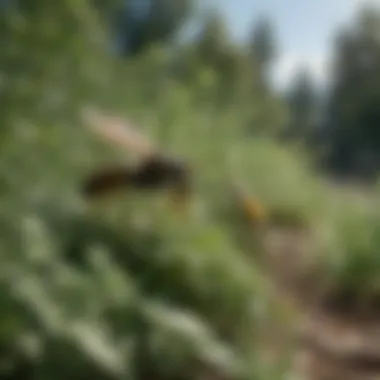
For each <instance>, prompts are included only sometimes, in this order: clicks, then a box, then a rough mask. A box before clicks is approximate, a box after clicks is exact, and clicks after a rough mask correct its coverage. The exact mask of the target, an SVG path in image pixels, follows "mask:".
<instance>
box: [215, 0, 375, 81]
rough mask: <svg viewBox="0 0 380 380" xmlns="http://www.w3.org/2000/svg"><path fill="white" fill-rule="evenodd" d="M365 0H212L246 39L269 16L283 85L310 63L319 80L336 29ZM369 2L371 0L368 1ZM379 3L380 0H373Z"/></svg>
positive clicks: (323, 75) (322, 77)
mask: <svg viewBox="0 0 380 380" xmlns="http://www.w3.org/2000/svg"><path fill="white" fill-rule="evenodd" d="M365 1H366V0H213V1H212V3H213V4H215V5H217V7H218V8H220V9H222V10H223V11H224V13H225V15H226V18H227V20H228V24H229V26H230V28H231V31H232V33H233V34H234V35H235V36H236V37H237V38H239V39H243V38H244V37H245V35H246V33H247V31H248V30H249V29H250V27H251V25H252V21H254V19H255V18H256V17H258V16H260V15H261V14H263V15H268V16H270V17H271V18H272V19H273V20H274V22H275V25H276V28H277V37H278V40H279V44H280V48H281V51H280V57H279V59H278V62H277V64H276V69H275V72H274V78H275V80H276V82H277V83H278V84H279V85H280V86H282V85H284V84H286V83H287V82H288V81H289V80H291V77H292V73H293V72H294V70H295V68H296V67H297V66H299V65H303V64H305V65H307V66H308V67H309V68H310V70H311V71H312V72H313V74H314V76H315V77H316V79H317V80H318V81H319V82H324V81H325V80H326V73H327V72H328V70H326V67H327V66H328V57H329V52H330V46H331V41H332V36H333V33H334V32H335V30H336V28H337V27H338V26H339V25H342V24H345V23H347V21H349V20H350V19H352V16H353V14H354V12H355V10H356V9H357V8H358V7H360V5H362V4H364V3H365ZM366 2H368V0H367V1H366ZM370 2H371V3H377V4H380V0H370Z"/></svg>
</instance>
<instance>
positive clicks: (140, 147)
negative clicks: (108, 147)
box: [82, 109, 191, 204]
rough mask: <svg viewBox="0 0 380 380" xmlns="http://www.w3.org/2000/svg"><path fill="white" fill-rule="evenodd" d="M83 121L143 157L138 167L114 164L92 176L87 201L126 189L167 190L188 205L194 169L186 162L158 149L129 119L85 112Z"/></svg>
mask: <svg viewBox="0 0 380 380" xmlns="http://www.w3.org/2000/svg"><path fill="white" fill-rule="evenodd" d="M83 118H84V122H85V124H86V125H87V126H88V127H89V128H90V129H91V131H92V132H94V133H95V134H96V135H98V136H99V137H101V138H103V139H105V140H107V141H109V142H111V143H112V144H113V145H115V146H120V147H122V148H124V149H129V150H130V151H132V152H134V153H136V154H138V156H139V160H138V163H137V164H135V165H127V164H120V165H112V166H109V167H107V168H102V169H99V170H95V171H94V172H93V173H91V174H89V175H88V177H87V178H86V179H85V180H84V183H83V187H82V193H83V195H84V196H85V197H86V198H87V199H91V200H93V199H98V198H100V197H103V196H105V195H110V194H112V193H114V192H116V191H119V190H123V189H134V190H136V191H145V192H154V191H159V190H166V191H169V192H170V194H171V198H172V199H173V200H174V201H175V202H177V204H178V203H186V201H187V200H188V198H189V196H190V184H191V180H190V177H191V170H190V167H189V165H188V164H187V163H186V162H185V161H184V160H181V159H180V158H177V157H173V156H170V155H168V154H166V152H163V151H161V150H160V149H157V147H156V145H155V144H153V143H152V142H151V141H150V140H149V139H147V138H146V137H145V136H144V135H143V134H142V133H139V132H138V130H137V128H136V127H135V126H133V125H132V124H131V123H130V122H129V121H127V120H124V119H122V118H119V117H114V116H108V115H105V114H103V113H101V112H99V111H97V110H94V109H87V110H85V111H84V113H83Z"/></svg>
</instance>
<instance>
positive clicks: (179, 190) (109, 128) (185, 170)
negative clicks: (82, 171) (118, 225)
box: [82, 108, 271, 226]
mask: <svg viewBox="0 0 380 380" xmlns="http://www.w3.org/2000/svg"><path fill="white" fill-rule="evenodd" d="M82 116H83V121H84V123H85V125H86V126H87V127H89V128H90V130H91V131H92V132H93V133H95V134H96V135H98V136H99V137H101V138H103V139H104V140H106V141H108V142H110V143H112V144H113V145H114V146H120V147H121V148H123V149H128V150H130V151H132V152H134V153H136V154H137V155H138V157H139V159H138V163H137V164H135V165H127V164H118V165H112V166H109V167H107V168H102V169H98V170H95V171H94V172H93V173H91V174H89V175H88V177H87V178H86V179H85V180H84V182H83V187H82V194H83V195H84V196H85V198H86V199H88V200H95V199H100V198H102V197H103V196H105V195H110V194H113V193H115V192H118V191H120V190H124V189H134V190H136V191H139V192H141V191H144V192H157V191H160V190H164V191H168V192H169V194H170V198H171V199H172V200H173V201H174V203H175V204H176V205H181V206H186V205H187V204H188V203H189V199H190V198H191V194H192V179H193V178H192V171H191V169H190V165H189V164H188V163H187V162H186V161H184V160H183V159H180V158H178V157H174V156H172V155H169V154H167V153H166V152H164V151H163V150H162V149H158V148H157V146H156V144H154V143H153V142H152V141H150V140H149V139H148V138H146V137H145V136H144V135H143V134H142V133H140V132H138V128H137V127H136V126H134V125H132V123H130V122H129V121H128V120H125V119H122V118H120V117H115V116H108V115H105V114H104V113H102V112H99V111H98V110H95V109H93V108H91V109H90V108H88V109H86V110H85V111H84V112H83V115H82ZM229 184H230V185H231V188H232V195H233V196H232V199H230V200H229V201H228V199H226V202H227V203H228V202H232V203H234V204H235V207H237V208H238V209H239V210H240V212H241V213H242V216H243V217H244V218H245V219H246V221H248V222H249V224H250V225H251V226H258V225H263V224H266V222H267V221H268V220H269V219H271V215H269V214H270V213H269V212H268V210H267V209H266V207H265V206H264V205H263V204H262V203H261V201H259V200H258V199H256V198H254V197H251V196H249V195H248V194H247V193H246V192H245V191H244V190H243V188H242V187H241V186H240V185H237V184H236V183H235V182H232V181H231V182H229ZM230 195H231V194H230Z"/></svg>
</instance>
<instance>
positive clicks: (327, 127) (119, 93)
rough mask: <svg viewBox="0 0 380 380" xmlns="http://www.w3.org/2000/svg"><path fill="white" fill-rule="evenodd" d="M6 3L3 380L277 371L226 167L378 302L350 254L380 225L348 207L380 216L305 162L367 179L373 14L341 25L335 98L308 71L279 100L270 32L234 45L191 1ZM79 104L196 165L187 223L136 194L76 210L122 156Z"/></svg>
mask: <svg viewBox="0 0 380 380" xmlns="http://www.w3.org/2000/svg"><path fill="white" fill-rule="evenodd" d="M143 3H144V5H142V4H143ZM1 7H2V12H0V39H1V49H0V100H1V101H0V109H1V112H0V121H1V123H0V128H1V133H0V152H1V162H0V178H1V182H0V191H1V199H0V223H1V228H0V255H1V256H0V257H1V265H0V267H1V269H0V287H1V294H0V297H1V300H0V302H1V308H0V321H1V323H0V348H1V350H0V377H1V378H3V379H28V378H30V379H32V378H33V379H46V380H47V379H61V378H62V379H67V378H73V379H80V378H85V377H92V378H93V379H99V380H103V379H136V380H141V379H165V380H166V379H173V380H174V379H225V378H228V379H271V378H273V379H278V378H281V376H285V375H286V373H285V372H286V371H284V369H285V368H287V364H288V362H287V357H284V356H285V354H284V352H286V350H282V356H281V358H282V359H283V360H282V361H281V362H280V363H278V365H276V366H275V365H273V364H270V362H268V361H267V360H266V359H267V357H266V356H265V354H266V352H267V351H266V350H263V347H264V343H265V342H267V341H269V340H268V339H269V336H270V335H271V334H272V335H277V337H278V336H280V333H279V332H277V330H276V331H275V330H274V327H278V328H279V326H281V325H282V324H285V325H286V328H285V330H286V331H287V332H288V331H290V329H289V327H288V326H289V325H288V323H290V322H289V319H288V315H287V314H286V310H283V309H282V306H281V304H280V303H279V301H278V300H276V299H275V298H274V296H273V294H272V291H271V289H270V286H269V284H268V283H267V281H266V279H265V278H264V277H263V276H262V273H261V272H260V269H259V268H260V267H259V266H258V265H255V261H254V259H256V258H257V257H260V253H262V252H261V249H260V247H259V246H258V245H256V244H255V243H256V241H255V239H252V240H251V239H250V238H251V237H252V236H251V235H252V233H251V231H248V234H247V229H246V225H245V224H244V220H243V219H242V218H241V217H240V215H239V213H238V212H237V211H238V210H237V209H236V208H235V207H234V206H235V205H234V204H233V197H232V196H231V194H229V192H228V188H227V186H226V184H227V182H228V180H229V179H230V178H231V176H232V175H233V176H234V177H235V178H237V179H239V180H243V181H244V185H245V186H246V187H247V189H248V190H249V191H251V192H252V194H256V195H257V196H258V197H259V198H260V199H261V200H262V202H263V203H264V204H265V205H266V206H267V207H269V208H271V207H276V208H286V209H288V210H289V209H290V210H292V211H294V212H296V213H300V214H302V215H304V217H305V218H308V219H313V220H314V221H315V222H316V223H317V222H318V223H322V225H323V226H324V227H326V226H327V227H328V231H329V234H327V235H328V236H325V235H324V234H323V233H322V232H323V231H324V230H323V229H321V233H322V235H323V236H321V237H320V240H319V241H320V242H321V241H322V238H323V239H327V240H328V242H324V241H323V242H324V243H326V244H325V245H323V244H321V245H323V252H324V253H326V255H325V257H326V258H327V259H328V260H330V261H329V263H331V266H330V267H329V268H330V269H331V272H325V277H326V278H327V277H328V274H329V273H331V276H333V278H334V279H336V280H337V281H340V282H341V283H342V284H345V285H346V284H348V285H349V286H356V285H358V284H360V286H361V287H363V289H364V290H368V289H371V291H378V282H377V281H376V279H377V278H378V273H379V271H378V269H379V265H378V263H377V261H376V260H375V259H374V258H373V257H372V256H370V255H366V256H361V255H359V253H361V252H362V251H363V250H366V252H370V251H372V250H373V249H374V250H375V251H376V249H375V248H376V247H378V243H377V241H376V240H375V241H372V240H371V241H370V243H368V242H367V240H366V239H367V234H366V231H367V230H368V226H371V228H372V230H373V228H375V227H376V226H378V225H379V224H378V220H377V219H376V218H375V217H374V216H373V215H372V214H363V213H356V211H357V209H360V210H362V208H363V207H364V208H365V209H366V210H367V211H371V210H374V205H373V204H371V205H370V207H367V204H365V205H364V206H363V204H362V202H359V203H360V204H359V203H358V204H356V203H355V202H348V201H347V200H346V198H342V199H341V201H340V200H339V199H340V197H335V195H331V194H330V193H328V195H327V193H326V192H325V189H323V188H322V186H321V183H320V182H319V181H318V180H317V177H316V176H315V175H314V174H313V172H312V171H311V169H310V166H311V163H312V162H313V159H312V158H314V159H315V162H317V163H319V162H326V163H328V165H327V167H329V168H334V169H335V170H336V171H337V172H339V173H343V172H344V173H357V172H360V173H364V169H365V170H367V169H368V170H369V169H371V174H372V173H374V172H376V169H377V163H378V161H377V154H378V153H377V145H376V144H377V143H379V144H380V139H377V137H376V136H377V134H376V120H377V119H376V118H377V115H378V113H379V112H380V107H377V105H378V104H377V102H380V98H379V96H378V91H379V89H380V84H379V83H378V78H377V75H376V74H377V71H376V70H378V69H379V67H380V62H379V59H380V57H379V56H378V51H379V44H380V42H379V38H378V37H379V35H378V33H379V31H378V28H379V26H380V18H379V17H380V15H379V12H378V10H376V9H364V10H363V11H362V12H361V13H360V14H359V15H358V16H357V19H356V20H355V21H354V24H353V25H350V26H349V29H347V31H346V30H343V31H340V32H339V38H337V40H336V44H335V45H334V46H333V49H332V50H333V51H332V53H333V56H334V57H335V59H334V62H335V63H334V66H333V68H332V72H331V75H332V81H331V83H330V87H331V88H329V89H328V91H326V90H325V91H324V92H322V93H321V92H320V91H319V90H318V89H317V86H316V85H315V84H314V83H313V80H312V77H311V76H310V74H309V73H308V72H307V71H305V70H304V69H302V70H300V73H299V75H298V76H297V78H295V80H294V81H293V82H292V85H291V88H289V89H288V91H285V93H280V92H278V91H277V90H276V87H275V86H274V85H273V83H272V81H271V75H270V73H271V70H272V69H273V65H275V63H276V57H277V56H278V51H279V46H277V42H276V29H275V25H272V23H271V22H270V20H263V19H261V20H256V15H252V19H253V21H255V20H256V21H257V22H255V23H253V28H252V32H251V36H250V37H249V38H248V39H247V43H246V45H244V44H237V43H236V41H234V40H233V38H232V37H231V34H230V32H229V30H228V28H227V26H226V24H225V22H224V20H223V18H222V17H221V15H220V14H218V13H217V12H214V11H213V12H211V11H209V10H206V11H204V10H202V9H200V8H199V7H198V6H197V4H195V2H193V1H190V0H155V1H153V0H152V1H146V2H145V1H144V2H143V1H132V0H129V1H128V2H126V3H125V2H124V1H121V2H117V1H109V2H101V1H94V0H91V1H90V0H83V1H81V2H75V1H70V0H62V1H51V0H34V1H31V0H18V1H12V0H8V1H5V0H4V1H2V2H1ZM183 28H185V30H184V29H183ZM186 28H187V29H186ZM186 30H190V32H189V35H190V37H191V38H188V37H187V36H188V34H187V33H185V32H186ZM348 30H349V31H348ZM87 104H92V105H96V106H99V107H102V108H106V109H108V110H110V111H114V112H115V113H117V114H120V115H126V116H128V117H129V118H131V119H132V120H134V121H136V122H137V123H138V124H141V128H142V130H143V131H144V132H145V133H146V134H147V135H149V136H150V137H152V138H154V139H156V140H157V141H158V142H159V143H160V144H161V146H162V147H163V148H164V149H167V150H170V151H171V152H173V153H181V154H182V155H183V156H185V157H186V159H188V160H189V162H191V164H192V166H193V168H194V172H195V173H196V176H195V184H194V187H195V189H196V193H197V196H196V200H195V203H196V212H195V215H194V219H192V218H189V219H186V218H184V219H185V220H184V219H183V218H181V217H178V215H171V213H170V211H169V210H168V208H167V207H166V204H164V203H163V199H162V198H161V197H160V196H157V197H152V199H151V198H150V197H144V196H140V195H139V194H126V196H125V198H123V197H121V198H120V197H119V198H118V197H116V198H115V199H114V200H110V202H109V203H108V204H107V205H105V206H104V207H103V208H102V207H99V208H94V209H88V207H87V206H88V205H87V204H85V203H84V202H83V200H82V199H81V198H80V196H79V192H78V190H79V189H80V186H81V183H82V182H81V181H82V180H83V178H84V176H85V175H87V174H88V173H89V172H90V171H91V170H92V169H94V168H97V167H99V165H100V166H102V165H104V164H107V163H110V162H114V161H117V160H123V159H124V158H125V157H124V156H123V152H121V154H119V152H118V151H116V150H115V149H112V148H110V147H109V146H107V145H105V144H102V143H101V142H99V141H98V140H97V139H95V138H93V136H90V135H89V134H88V133H87V132H86V130H85V129H84V128H82V125H81V123H80V121H79V119H78V114H79V111H80V110H82V108H83V107H84V106H86V105H87ZM279 141H280V142H281V144H279ZM289 141H295V142H296V143H295V144H293V143H289ZM284 142H287V143H286V144H284V145H285V147H284V146H283V145H282V144H283V143H284ZM305 148H308V149H309V152H311V153H312V154H309V153H307V149H305ZM325 166H326V165H325ZM363 168H364V169H363ZM372 169H373V171H372ZM330 201H331V202H330ZM348 203H349V204H350V207H351V208H350V209H349V210H347V207H346V206H347V204H348ZM331 204H333V205H334V209H333V208H332V207H331ZM339 205H340V206H339ZM339 207H341V209H342V210H344V211H345V212H346V213H345V214H344V215H343V217H338V216H337V215H335V216H336V218H334V217H333V216H332V215H331V214H330V213H331V212H332V211H335V210H336V209H337V208H339ZM339 215H340V214H339ZM357 215H360V218H361V219H360V218H359V219H357ZM323 217H325V219H326V220H325V219H321V218H323ZM321 220H323V222H321ZM328 223H330V224H328ZM335 227H336V229H335ZM318 231H319V230H318ZM334 233H335V235H334ZM246 237H248V239H247V240H248V241H247V242H246V241H245V238H246ZM329 239H330V240H329ZM242 243H244V244H242ZM371 244H372V245H371ZM331 252H337V253H339V254H338V255H337V256H334V255H332V254H331ZM342 252H343V254H342ZM344 253H347V256H345V255H344ZM346 257H347V258H348V259H347V260H346ZM282 312H283V313H282ZM274 331H275V333H274Z"/></svg>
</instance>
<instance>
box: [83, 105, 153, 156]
mask: <svg viewBox="0 0 380 380" xmlns="http://www.w3.org/2000/svg"><path fill="white" fill-rule="evenodd" d="M82 118H83V121H84V123H85V125H86V126H87V127H89V128H90V129H91V131H93V132H94V133H96V134H97V135H99V136H101V137H102V138H104V139H106V140H108V141H109V142H112V143H113V144H115V145H119V146H121V147H123V148H126V149H130V150H132V151H134V152H135V153H138V154H140V155H143V156H151V155H154V154H156V148H155V146H154V144H152V143H151V142H150V141H149V140H148V139H147V138H145V137H144V136H143V135H142V134H141V133H139V132H137V128H136V127H134V126H133V125H132V124H131V123H130V122H128V121H127V120H124V119H122V118H119V117H116V116H108V115H105V114H103V113H101V112H100V111H98V110H97V109H94V108H87V109H85V110H84V111H83V113H82Z"/></svg>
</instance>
